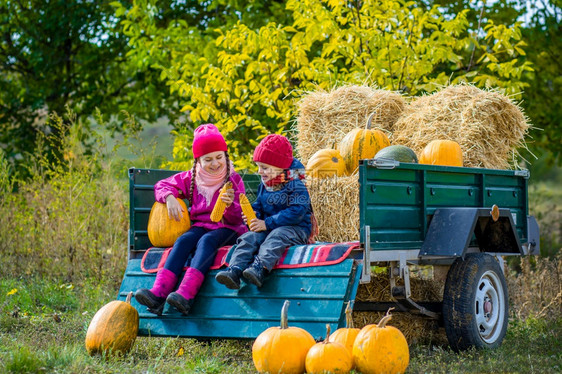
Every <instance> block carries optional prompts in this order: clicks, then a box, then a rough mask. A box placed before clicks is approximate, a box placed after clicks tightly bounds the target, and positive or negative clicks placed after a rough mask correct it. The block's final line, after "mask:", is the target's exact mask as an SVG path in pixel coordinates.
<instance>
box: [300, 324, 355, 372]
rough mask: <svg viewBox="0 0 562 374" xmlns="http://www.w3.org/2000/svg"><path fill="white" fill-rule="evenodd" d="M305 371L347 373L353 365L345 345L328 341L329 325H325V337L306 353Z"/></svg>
mask: <svg viewBox="0 0 562 374" xmlns="http://www.w3.org/2000/svg"><path fill="white" fill-rule="evenodd" d="M305 363H306V372H307V373H311V374H316V373H318V374H321V373H349V371H350V370H351V368H352V367H353V359H352V357H351V353H350V352H349V351H348V350H347V348H346V347H344V346H343V345H341V344H340V343H337V342H332V341H330V325H329V324H327V325H326V339H325V340H324V341H323V342H321V343H316V344H315V345H313V346H312V348H310V350H309V351H308V353H307V354H306V361H305Z"/></svg>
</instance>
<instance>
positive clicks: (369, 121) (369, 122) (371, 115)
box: [365, 112, 375, 130]
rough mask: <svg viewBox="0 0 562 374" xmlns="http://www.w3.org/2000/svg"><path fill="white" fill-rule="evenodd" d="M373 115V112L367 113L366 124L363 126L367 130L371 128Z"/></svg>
mask: <svg viewBox="0 0 562 374" xmlns="http://www.w3.org/2000/svg"><path fill="white" fill-rule="evenodd" d="M374 116H375V112H373V113H371V114H369V119H368V120H367V124H366V125H365V127H366V128H367V130H370V129H371V121H372V120H373V117H374Z"/></svg>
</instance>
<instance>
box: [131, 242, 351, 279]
mask: <svg viewBox="0 0 562 374" xmlns="http://www.w3.org/2000/svg"><path fill="white" fill-rule="evenodd" d="M235 247H236V246H226V247H222V248H219V250H218V252H217V255H216V256H215V260H214V262H213V265H211V269H219V268H221V267H223V266H228V261H229V260H230V257H231V256H232V253H233V250H234V248H235ZM356 248H359V242H346V243H314V244H307V245H295V246H292V247H288V248H287V249H285V252H284V253H283V255H282V256H281V258H280V259H279V261H278V262H277V265H275V267H274V269H288V268H299V267H308V266H322V265H333V264H337V263H339V262H341V261H343V260H345V259H346V258H347V256H348V255H349V253H350V252H351V251H352V250H353V249H356ZM171 250H172V248H157V247H151V248H149V249H148V250H147V251H146V252H145V253H144V256H143V257H142V260H141V269H142V271H144V272H145V273H156V272H157V271H158V270H160V269H161V268H162V267H164V264H165V263H166V258H168V254H169V253H170V251H171ZM189 261H190V260H189V259H188V262H189Z"/></svg>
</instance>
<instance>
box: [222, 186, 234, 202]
mask: <svg viewBox="0 0 562 374" xmlns="http://www.w3.org/2000/svg"><path fill="white" fill-rule="evenodd" d="M221 200H222V202H223V203H225V204H226V206H230V204H232V202H233V201H234V189H233V188H231V189H229V190H226V193H224V194H222V195H221Z"/></svg>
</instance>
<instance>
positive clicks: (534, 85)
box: [428, 0, 562, 166]
mask: <svg viewBox="0 0 562 374" xmlns="http://www.w3.org/2000/svg"><path fill="white" fill-rule="evenodd" d="M428 3H431V4H438V5H439V6H440V7H441V9H443V10H444V13H447V14H449V13H456V12H459V11H464V10H468V14H467V19H468V20H469V23H470V25H471V26H470V28H471V29H476V28H477V27H478V24H479V22H480V21H481V20H483V21H484V22H486V21H491V22H494V23H495V24H498V25H504V27H505V28H508V29H509V28H512V26H514V25H516V24H517V23H518V22H521V21H522V22H524V24H522V25H521V29H520V33H521V41H523V42H524V43H525V48H524V50H525V54H523V56H520V58H519V59H520V60H521V61H527V62H529V63H530V64H532V67H533V71H528V72H526V73H525V74H523V75H522V77H521V78H522V81H523V82H524V83H525V85H526V87H525V89H524V93H523V95H522V96H521V99H522V107H523V108H524V110H525V113H526V114H527V115H528V116H529V118H530V122H531V123H532V124H533V126H534V128H532V129H531V131H530V139H529V140H528V144H529V147H530V148H531V150H532V152H533V153H542V154H547V155H548V157H547V158H546V161H547V162H548V164H549V165H550V166H552V165H553V164H556V163H557V164H558V165H562V157H561V156H560V155H562V131H560V124H562V78H561V77H562V65H561V64H560V61H561V60H562V39H561V38H560V37H559V36H560V32H561V31H562V30H561V23H560V20H561V19H562V3H561V2H560V1H559V0H550V1H548V0H547V1H542V0H532V1H523V0H498V1H487V2H474V1H469V0H436V1H428Z"/></svg>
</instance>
